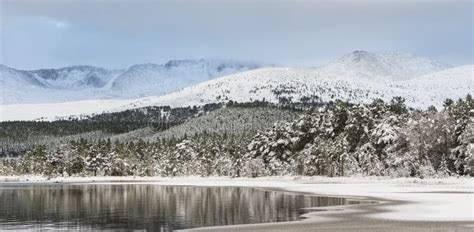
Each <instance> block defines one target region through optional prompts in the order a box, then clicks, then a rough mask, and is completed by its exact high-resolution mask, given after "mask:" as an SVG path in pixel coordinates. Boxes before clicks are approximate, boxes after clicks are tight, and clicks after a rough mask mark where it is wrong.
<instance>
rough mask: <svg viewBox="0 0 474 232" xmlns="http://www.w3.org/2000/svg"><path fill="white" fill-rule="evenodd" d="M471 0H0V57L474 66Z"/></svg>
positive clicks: (36, 62) (103, 62)
mask: <svg viewBox="0 0 474 232" xmlns="http://www.w3.org/2000/svg"><path fill="white" fill-rule="evenodd" d="M473 12H474V6H473V0H467V1H461V0H445V1H442V0H432V1H429V0H415V1H408V0H398V1H394V0H365V1H356V0H352V1H349V0H332V1H328V0H327V1H308V0H306V1H303V0H253V1H251V0H194V1H191V0H169V1H151V0H135V1H132V0H116V1H112V0H81V1H79V0H41V1H34V0H15V1H13V0H0V63H1V64H4V65H7V66H10V67H14V68H18V69H39V68H59V67H65V66H70V65H94V66H100V67H106V68H126V67H129V66H131V65H134V64H140V63H150V62H151V63H158V64H160V63H165V62H167V61H168V60H172V59H200V58H204V59H226V60H240V61H256V62H264V63H272V64H277V65H284V66H318V65H321V64H324V63H325V62H328V61H330V60H333V59H336V58H338V57H340V56H342V55H344V54H347V53H350V52H352V51H354V50H366V51H395V52H405V53H411V54H414V55H419V56H424V57H428V58H431V59H435V60H438V61H440V62H443V63H446V64H451V65H462V64H470V63H474V62H473V61H474V58H473V53H474V51H473V49H474V48H473V37H474V35H473V34H474V32H473Z"/></svg>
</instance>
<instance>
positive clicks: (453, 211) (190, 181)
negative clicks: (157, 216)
mask: <svg viewBox="0 0 474 232" xmlns="http://www.w3.org/2000/svg"><path fill="white" fill-rule="evenodd" d="M5 181H6V182H22V183H24V182H28V183H36V182H53V183H54V182H57V183H112V184H125V183H127V184H130V183H133V184H159V185H193V186H239V187H254V188H266V189H281V190H285V191H292V192H301V193H307V194H315V195H330V196H344V197H350V198H357V199H365V200H371V201H377V202H379V203H377V204H367V205H351V206H333V207H326V208H324V209H326V211H313V212H310V213H308V214H306V215H305V217H306V218H305V219H303V220H302V221H296V222H279V223H266V224H252V225H236V226H225V227H209V228H197V229H194V230H196V231H224V230H225V231H473V230H474V179H472V178H459V179H458V178H448V179H423V180H422V179H414V178H413V179H412V178H401V179H387V178H354V177H352V178H327V177H265V178H252V179H251V178H226V177H209V178H201V177H179V178H161V177H96V178H90V177H87V178H81V177H69V178H54V179H46V178H43V177H0V184H1V182H5Z"/></svg>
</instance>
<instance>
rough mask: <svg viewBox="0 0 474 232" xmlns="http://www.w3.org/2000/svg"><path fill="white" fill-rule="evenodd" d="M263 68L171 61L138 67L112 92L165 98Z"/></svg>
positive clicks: (119, 80) (124, 75) (118, 80)
mask: <svg viewBox="0 0 474 232" xmlns="http://www.w3.org/2000/svg"><path fill="white" fill-rule="evenodd" d="M259 67H260V66H259V65H257V64H255V63H243V62H231V61H210V60H203V59H201V60H171V61H169V62H168V63H166V64H164V65H157V64H141V65H134V66H132V67H130V68H129V69H128V70H127V71H126V72H124V73H122V74H120V75H119V76H118V77H117V78H115V80H114V81H113V83H112V87H111V92H112V93H113V94H114V95H117V96H122V97H137V96H141V97H144V96H153V95H161V94H164V93H167V92H170V91H174V90H177V89H179V88H183V87H186V86H189V85H192V84H196V83H200V82H203V81H208V80H211V79H214V78H216V77H221V76H225V75H229V74H233V73H238V72H243V71H248V70H251V69H256V68H259Z"/></svg>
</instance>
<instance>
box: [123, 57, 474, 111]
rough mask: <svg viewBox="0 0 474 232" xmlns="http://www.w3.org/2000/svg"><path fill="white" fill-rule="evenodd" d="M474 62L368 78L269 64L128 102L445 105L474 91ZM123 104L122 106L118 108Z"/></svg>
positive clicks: (151, 104)
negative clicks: (398, 99)
mask: <svg viewBox="0 0 474 232" xmlns="http://www.w3.org/2000/svg"><path fill="white" fill-rule="evenodd" d="M473 71H474V65H466V66H462V67H456V68H451V69H447V70H443V71H439V72H436V73H432V74H429V75H426V76H422V77H419V78H414V79H411V80H399V81H396V80H384V79H381V80H369V79H366V78H364V77H360V76H352V77H351V78H347V77H346V76H337V75H334V74H333V73H327V70H325V69H322V70H318V69H316V70H312V69H289V68H266V69H257V70H252V71H248V72H244V73H238V74H234V75H229V76H226V77H222V78H218V79H215V80H211V81H207V82H204V83H200V84H197V85H195V86H191V87H188V88H184V89H183V90H180V91H177V92H173V93H171V94H167V95H164V96H158V97H150V98H144V99H139V100H137V101H134V102H131V103H130V104H129V105H126V106H123V108H128V107H143V106H153V105H170V106H173V107H178V106H188V105H202V104H208V103H215V102H226V101H230V100H232V101H237V102H248V101H254V100H260V101H261V100H266V101H269V102H281V101H282V100H283V101H284V100H288V99H291V100H292V101H304V100H309V101H321V102H328V101H334V100H336V99H341V100H347V101H349V102H355V103H358V102H370V101H372V100H373V99H375V98H382V99H384V100H390V99H391V98H393V97H395V96H402V97H404V98H406V100H407V104H408V105H409V106H412V107H427V106H429V105H435V106H440V104H442V101H443V100H444V99H445V98H453V99H456V98H459V97H464V96H465V95H466V94H468V93H472V92H474V83H473V81H472V80H473V78H474V76H473ZM117 110H120V109H117Z"/></svg>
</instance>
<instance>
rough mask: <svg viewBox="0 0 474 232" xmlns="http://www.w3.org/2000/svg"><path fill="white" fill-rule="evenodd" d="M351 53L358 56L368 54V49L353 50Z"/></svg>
mask: <svg viewBox="0 0 474 232" xmlns="http://www.w3.org/2000/svg"><path fill="white" fill-rule="evenodd" d="M352 54H353V55H356V56H360V55H367V54H369V52H368V51H362V50H355V51H353V52H352Z"/></svg>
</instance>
